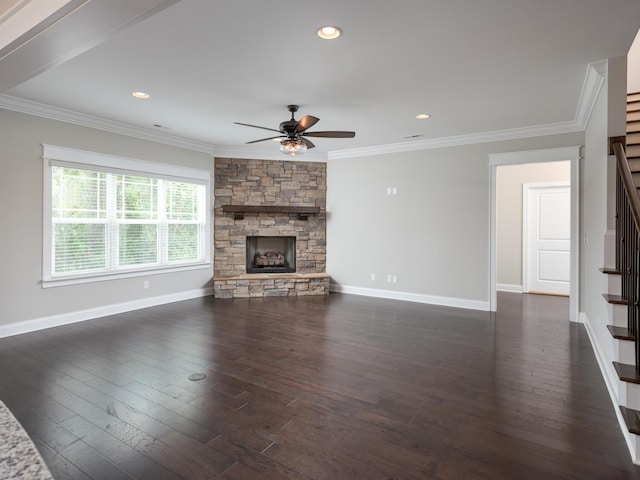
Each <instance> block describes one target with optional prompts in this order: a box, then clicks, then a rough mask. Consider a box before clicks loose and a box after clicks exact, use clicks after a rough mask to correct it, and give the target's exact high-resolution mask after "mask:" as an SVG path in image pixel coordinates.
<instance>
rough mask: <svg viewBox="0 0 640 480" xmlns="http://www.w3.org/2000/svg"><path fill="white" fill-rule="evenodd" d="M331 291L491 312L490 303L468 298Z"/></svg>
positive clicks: (339, 287)
mask: <svg viewBox="0 0 640 480" xmlns="http://www.w3.org/2000/svg"><path fill="white" fill-rule="evenodd" d="M329 290H330V291H332V292H338V293H349V294H352V295H363V296H365V297H376V298H388V299H391V300H403V301H406V302H417V303H428V304H431V305H442V306H445V307H456V308H467V309H470V310H483V311H487V312H488V311H489V302H488V301H486V302H483V301H479V300H468V299H466V298H454V297H439V296H435V295H424V294H420V293H410V292H396V291H392V290H379V289H375V288H364V287H351V286H348V285H336V284H331V285H330V287H329Z"/></svg>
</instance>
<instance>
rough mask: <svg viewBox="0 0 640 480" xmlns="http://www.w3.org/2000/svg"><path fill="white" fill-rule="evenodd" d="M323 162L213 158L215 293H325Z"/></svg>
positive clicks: (229, 295) (224, 295) (228, 295)
mask: <svg viewBox="0 0 640 480" xmlns="http://www.w3.org/2000/svg"><path fill="white" fill-rule="evenodd" d="M325 268H326V164H325V163H317V162H297V161H275V160H247V159H226V158H216V159H215V204H214V279H213V284H214V295H215V297H216V298H236V297H262V296H289V295H326V294H328V293H329V275H328V274H327V273H326V271H325Z"/></svg>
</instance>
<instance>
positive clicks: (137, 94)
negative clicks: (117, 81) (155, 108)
mask: <svg viewBox="0 0 640 480" xmlns="http://www.w3.org/2000/svg"><path fill="white" fill-rule="evenodd" d="M131 95H133V96H134V97H136V98H142V99H147V98H149V97H150V96H151V95H149V94H148V93H147V92H133V93H131Z"/></svg>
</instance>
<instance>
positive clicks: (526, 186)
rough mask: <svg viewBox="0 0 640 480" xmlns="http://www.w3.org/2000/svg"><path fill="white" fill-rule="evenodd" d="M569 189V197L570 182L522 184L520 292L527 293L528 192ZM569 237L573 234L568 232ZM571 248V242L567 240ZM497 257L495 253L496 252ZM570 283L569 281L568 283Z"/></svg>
mask: <svg viewBox="0 0 640 480" xmlns="http://www.w3.org/2000/svg"><path fill="white" fill-rule="evenodd" d="M552 187H569V196H571V182H564V181H563V182H534V183H524V184H522V291H523V293H526V292H528V291H529V253H530V252H529V192H530V190H532V189H536V188H552ZM570 235H571V236H573V234H572V233H571V232H570ZM569 248H571V240H569ZM496 255H497V251H496ZM569 283H571V281H569Z"/></svg>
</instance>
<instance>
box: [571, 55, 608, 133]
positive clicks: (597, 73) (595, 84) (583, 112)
mask: <svg viewBox="0 0 640 480" xmlns="http://www.w3.org/2000/svg"><path fill="white" fill-rule="evenodd" d="M608 65H609V62H608V61H607V60H603V61H601V62H594V63H590V64H589V65H587V73H586V75H585V77H584V83H583V84H582V92H580V101H579V102H578V109H577V110H576V123H578V125H580V126H581V127H582V129H583V130H584V129H586V128H587V123H589V118H590V117H591V112H593V107H594V106H595V104H596V101H597V100H598V95H600V90H601V89H602V85H604V81H605V79H606V78H607V74H608Z"/></svg>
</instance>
